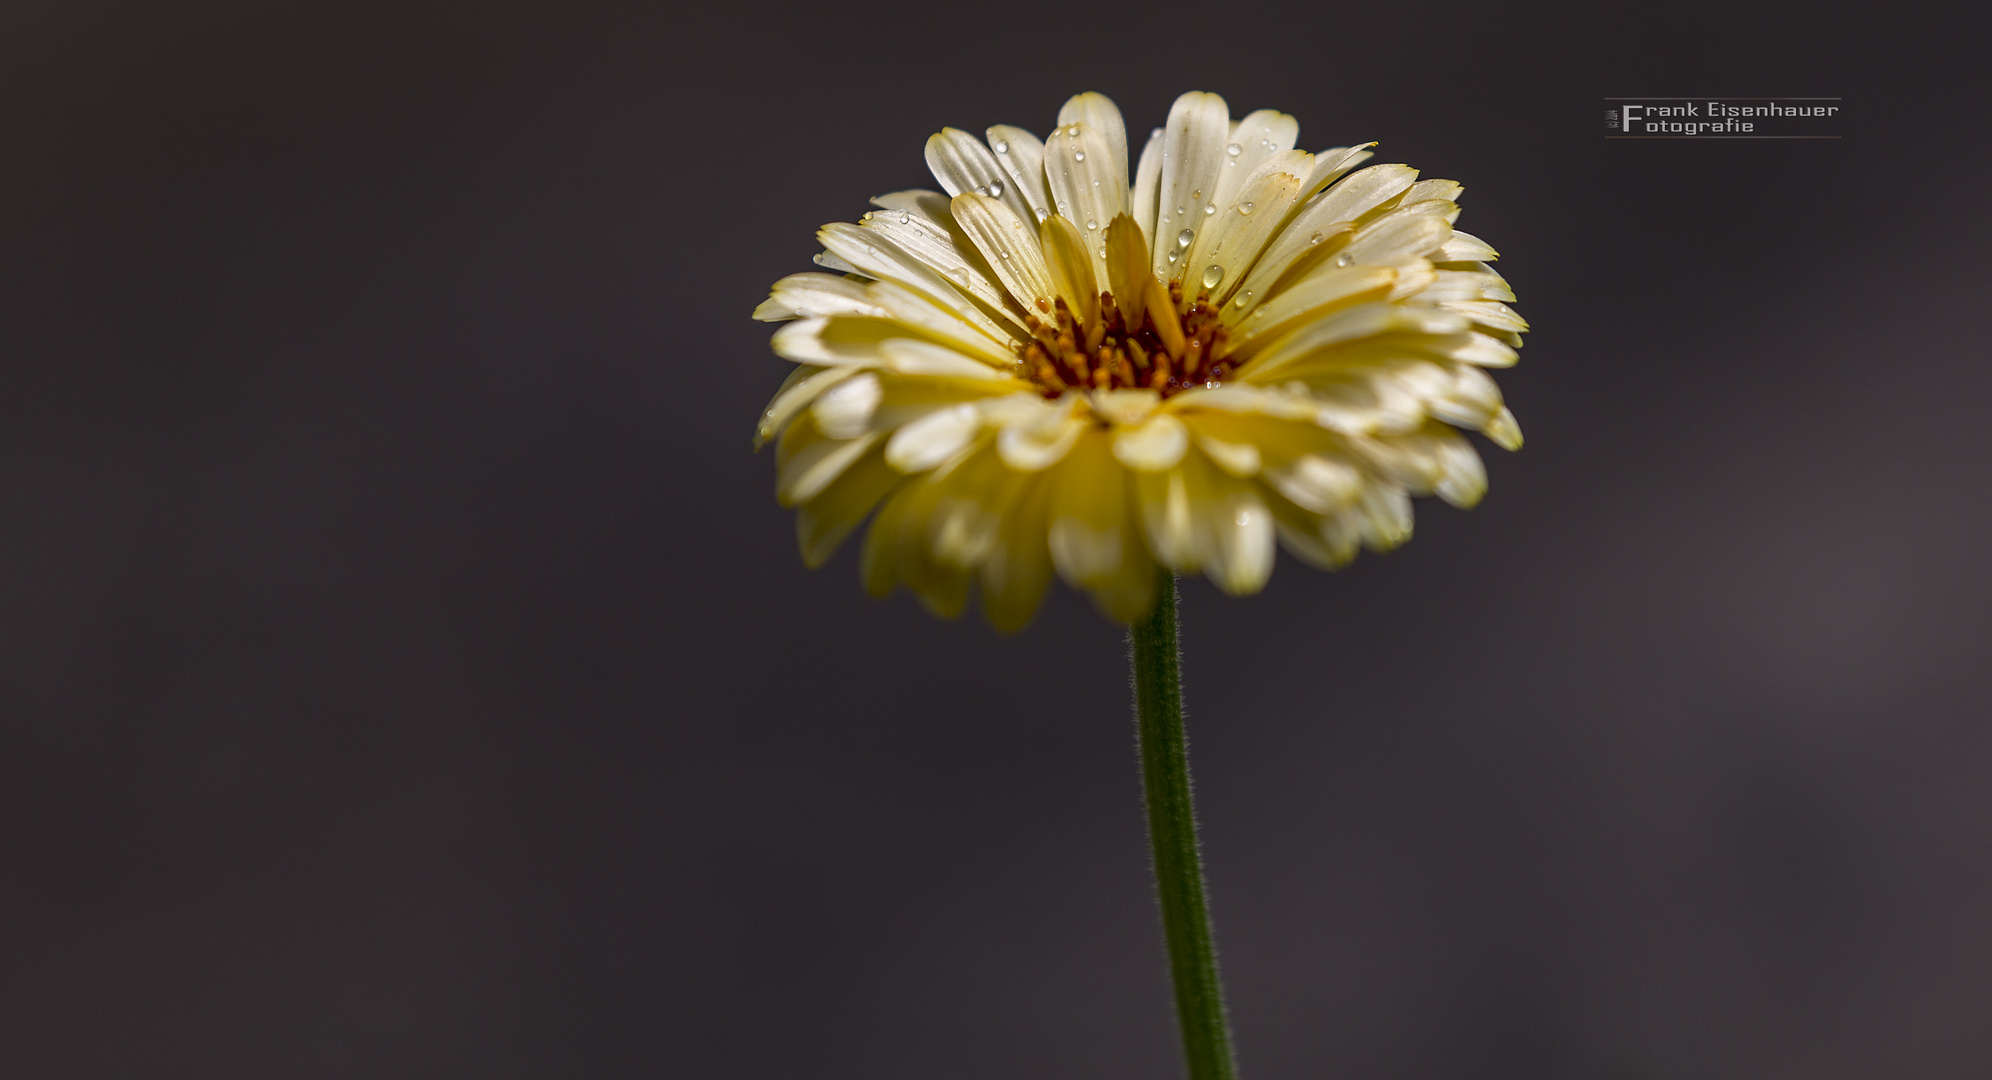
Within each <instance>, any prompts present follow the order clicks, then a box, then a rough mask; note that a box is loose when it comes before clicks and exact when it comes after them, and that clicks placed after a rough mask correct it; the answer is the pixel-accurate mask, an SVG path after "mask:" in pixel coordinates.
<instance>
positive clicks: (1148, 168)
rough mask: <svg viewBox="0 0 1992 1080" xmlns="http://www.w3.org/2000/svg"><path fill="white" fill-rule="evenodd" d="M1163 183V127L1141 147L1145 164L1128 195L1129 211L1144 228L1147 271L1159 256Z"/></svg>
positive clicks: (1145, 267) (1144, 267) (1141, 165)
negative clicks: (1159, 205)
mask: <svg viewBox="0 0 1992 1080" xmlns="http://www.w3.org/2000/svg"><path fill="white" fill-rule="evenodd" d="M1161 184H1162V129H1161V128H1156V129H1155V130H1154V131H1153V132H1151V133H1150V134H1149V136H1148V145H1146V146H1144V147H1142V148H1141V164H1140V165H1138V166H1136V167H1135V170H1134V190H1133V191H1131V192H1130V193H1129V194H1128V197H1127V212H1128V214H1129V216H1131V217H1133V218H1134V223H1135V224H1136V225H1138V226H1140V227H1141V236H1142V240H1143V244H1144V247H1145V248H1146V254H1147V255H1148V258H1147V259H1144V260H1143V261H1142V267H1143V272H1144V273H1145V272H1147V267H1148V265H1149V263H1150V262H1151V261H1152V260H1153V259H1154V256H1155V198H1156V195H1157V194H1158V193H1159V191H1160V189H1161Z"/></svg>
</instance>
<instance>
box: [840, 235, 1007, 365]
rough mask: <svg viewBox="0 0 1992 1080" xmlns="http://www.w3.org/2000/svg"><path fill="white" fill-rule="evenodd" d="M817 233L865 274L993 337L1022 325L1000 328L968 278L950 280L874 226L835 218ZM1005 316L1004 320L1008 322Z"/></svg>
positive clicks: (998, 339)
mask: <svg viewBox="0 0 1992 1080" xmlns="http://www.w3.org/2000/svg"><path fill="white" fill-rule="evenodd" d="M816 237H817V239H818V240H820V241H822V242H823V246H824V247H826V248H829V249H830V253H831V254H833V255H835V256H837V257H838V258H840V259H843V260H845V261H846V262H849V263H850V264H851V265H852V266H854V267H856V268H857V272H858V273H861V274H864V275H865V276H866V277H873V278H878V279H880V280H887V281H896V282H899V283H900V284H902V285H904V286H906V287H907V288H910V289H912V290H913V291H914V292H917V293H919V294H920V295H922V296H924V297H926V298H927V299H929V300H931V301H933V302H934V303H936V304H939V305H940V306H941V307H943V308H945V309H946V310H948V311H951V312H953V313H954V314H955V315H956V317H958V318H960V319H962V320H963V321H964V322H968V323H972V324H974V325H975V326H976V327H977V328H978V329H980V330H981V331H982V332H983V333H984V334H987V335H988V336H989V337H990V338H991V339H992V340H996V341H1002V340H1005V339H1007V338H1012V337H1015V336H1016V335H1017V334H1018V333H1021V329H1022V328H1021V327H1020V326H1019V327H1016V328H1014V329H1008V330H1006V329H1003V328H1002V327H1000V326H999V325H998V324H997V322H996V320H995V318H994V317H992V316H991V315H989V314H988V313H987V311H985V309H983V308H981V307H978V306H976V304H975V302H974V301H972V300H970V299H969V297H968V295H967V293H965V292H964V290H965V289H966V288H967V287H968V285H967V282H951V281H949V280H948V279H947V278H945V277H943V276H941V274H940V272H939V271H937V270H935V269H933V268H932V267H930V266H928V265H927V264H926V263H924V262H922V261H920V260H919V259H917V258H915V257H913V256H912V255H910V254H908V253H907V252H906V250H905V249H904V248H902V247H900V246H899V245H898V244H897V243H895V242H894V241H893V240H891V239H890V238H888V237H886V236H884V235H881V234H880V233H878V232H877V231H875V230H872V229H867V228H864V227H863V226H861V225H852V224H848V223H846V222H841V221H840V222H835V223H833V224H830V225H825V226H823V228H821V229H819V230H817V233H816ZM1010 321H1011V320H1009V319H1008V318H1007V317H1006V319H1005V322H1010Z"/></svg>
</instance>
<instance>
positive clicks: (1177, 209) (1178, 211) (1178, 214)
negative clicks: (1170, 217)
mask: <svg viewBox="0 0 1992 1080" xmlns="http://www.w3.org/2000/svg"><path fill="white" fill-rule="evenodd" d="M1176 216H1177V217H1182V216H1183V208H1182V207H1180V206H1178V207H1177V208H1176Z"/></svg>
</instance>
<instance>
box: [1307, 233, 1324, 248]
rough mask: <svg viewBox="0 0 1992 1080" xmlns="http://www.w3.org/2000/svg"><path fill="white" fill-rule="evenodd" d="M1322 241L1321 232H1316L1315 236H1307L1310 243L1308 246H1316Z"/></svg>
mask: <svg viewBox="0 0 1992 1080" xmlns="http://www.w3.org/2000/svg"><path fill="white" fill-rule="evenodd" d="M1320 242H1321V234H1320V233H1315V234H1314V235H1313V236H1310V237H1308V238H1307V243H1308V246H1309V247H1312V246H1314V245H1315V244H1318V243H1320Z"/></svg>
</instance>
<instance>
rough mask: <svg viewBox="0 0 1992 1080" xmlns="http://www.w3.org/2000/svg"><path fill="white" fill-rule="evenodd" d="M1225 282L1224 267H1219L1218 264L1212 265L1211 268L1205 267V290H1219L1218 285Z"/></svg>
mask: <svg viewBox="0 0 1992 1080" xmlns="http://www.w3.org/2000/svg"><path fill="white" fill-rule="evenodd" d="M1223 280H1224V267H1222V266H1219V265H1217V264H1216V263H1211V264H1210V265H1209V266H1206V267H1204V272H1203V287H1204V288H1206V289H1215V288H1217V283H1218V282H1220V281H1223Z"/></svg>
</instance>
